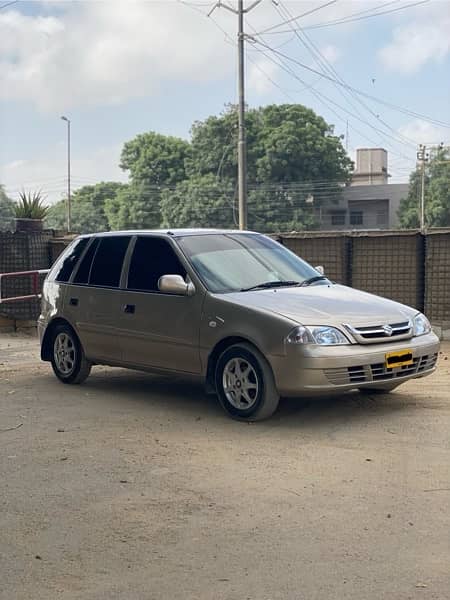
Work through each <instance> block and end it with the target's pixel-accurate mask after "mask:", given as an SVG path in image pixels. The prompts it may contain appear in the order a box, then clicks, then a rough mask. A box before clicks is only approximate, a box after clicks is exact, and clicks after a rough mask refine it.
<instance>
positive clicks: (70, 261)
mask: <svg viewBox="0 0 450 600" xmlns="http://www.w3.org/2000/svg"><path fill="white" fill-rule="evenodd" d="M88 242H89V238H81V239H79V240H76V242H74V244H73V246H72V248H71V250H70V251H69V254H67V255H66V256H64V258H63V260H62V262H61V264H58V267H57V269H58V270H57V272H56V275H55V280H56V281H59V282H60V283H66V282H67V281H69V279H70V276H71V275H72V271H73V268H74V267H75V265H76V264H77V262H78V260H79V258H80V256H81V255H82V254H83V250H84V249H85V248H86V246H87V243H88Z"/></svg>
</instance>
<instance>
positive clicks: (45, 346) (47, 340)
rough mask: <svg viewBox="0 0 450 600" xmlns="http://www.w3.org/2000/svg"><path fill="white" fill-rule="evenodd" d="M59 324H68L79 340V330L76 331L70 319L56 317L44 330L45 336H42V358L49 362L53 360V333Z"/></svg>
mask: <svg viewBox="0 0 450 600" xmlns="http://www.w3.org/2000/svg"><path fill="white" fill-rule="evenodd" d="M58 325H66V326H67V327H70V329H71V330H72V331H73V334H74V335H76V337H77V339H78V340H79V337H78V334H77V332H76V331H75V329H74V328H73V326H72V325H71V324H70V323H69V321H67V320H66V319H63V318H62V317H55V318H54V319H52V320H51V321H50V323H49V324H48V325H47V327H46V329H45V332H44V337H43V338H42V343H41V360H44V361H47V362H49V361H50V360H51V356H52V334H53V332H54V330H55V328H56V327H57V326H58Z"/></svg>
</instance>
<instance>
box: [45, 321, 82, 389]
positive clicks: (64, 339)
mask: <svg viewBox="0 0 450 600" xmlns="http://www.w3.org/2000/svg"><path fill="white" fill-rule="evenodd" d="M51 363H52V367H53V371H54V373H55V375H56V377H57V378H58V379H59V380H60V381H62V382H63V383H71V384H79V383H83V381H85V380H86V379H87V377H88V376H89V373H90V372H91V366H92V365H91V363H90V362H89V361H88V360H87V359H86V356H85V354H84V350H83V348H82V346H81V344H80V340H79V339H78V336H77V335H76V333H75V332H74V330H73V329H72V328H71V327H70V326H69V325H64V324H61V325H57V326H56V327H55V329H54V331H53V334H52V345H51Z"/></svg>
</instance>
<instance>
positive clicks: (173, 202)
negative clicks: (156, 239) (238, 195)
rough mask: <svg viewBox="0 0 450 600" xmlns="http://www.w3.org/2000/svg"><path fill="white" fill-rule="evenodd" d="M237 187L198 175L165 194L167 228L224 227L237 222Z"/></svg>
mask: <svg viewBox="0 0 450 600" xmlns="http://www.w3.org/2000/svg"><path fill="white" fill-rule="evenodd" d="M234 196H235V186H234V185H233V183H232V182H231V181H217V179H216V177H214V176H213V175H211V174H209V175H203V176H194V177H192V178H191V179H187V180H185V181H183V182H181V183H179V184H178V185H177V186H176V187H175V189H173V190H171V189H165V190H163V192H162V194H161V204H160V206H161V218H162V226H163V227H223V228H234V227H235V226H236V223H237V215H236V209H235V202H234Z"/></svg>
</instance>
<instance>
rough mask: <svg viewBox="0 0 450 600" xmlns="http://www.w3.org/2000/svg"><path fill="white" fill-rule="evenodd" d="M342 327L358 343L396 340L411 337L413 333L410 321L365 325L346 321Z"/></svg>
mask: <svg viewBox="0 0 450 600" xmlns="http://www.w3.org/2000/svg"><path fill="white" fill-rule="evenodd" d="M344 327H345V328H346V329H347V330H348V331H349V332H350V333H351V334H352V335H353V337H354V338H355V339H356V341H357V342H359V343H360V344H373V343H379V342H391V341H392V342H394V341H395V342H396V341H398V340H402V339H406V338H411V337H412V335H413V331H412V323H411V321H403V322H401V323H386V324H383V325H369V326H365V327H353V326H352V325H349V324H347V323H346V324H344Z"/></svg>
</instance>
